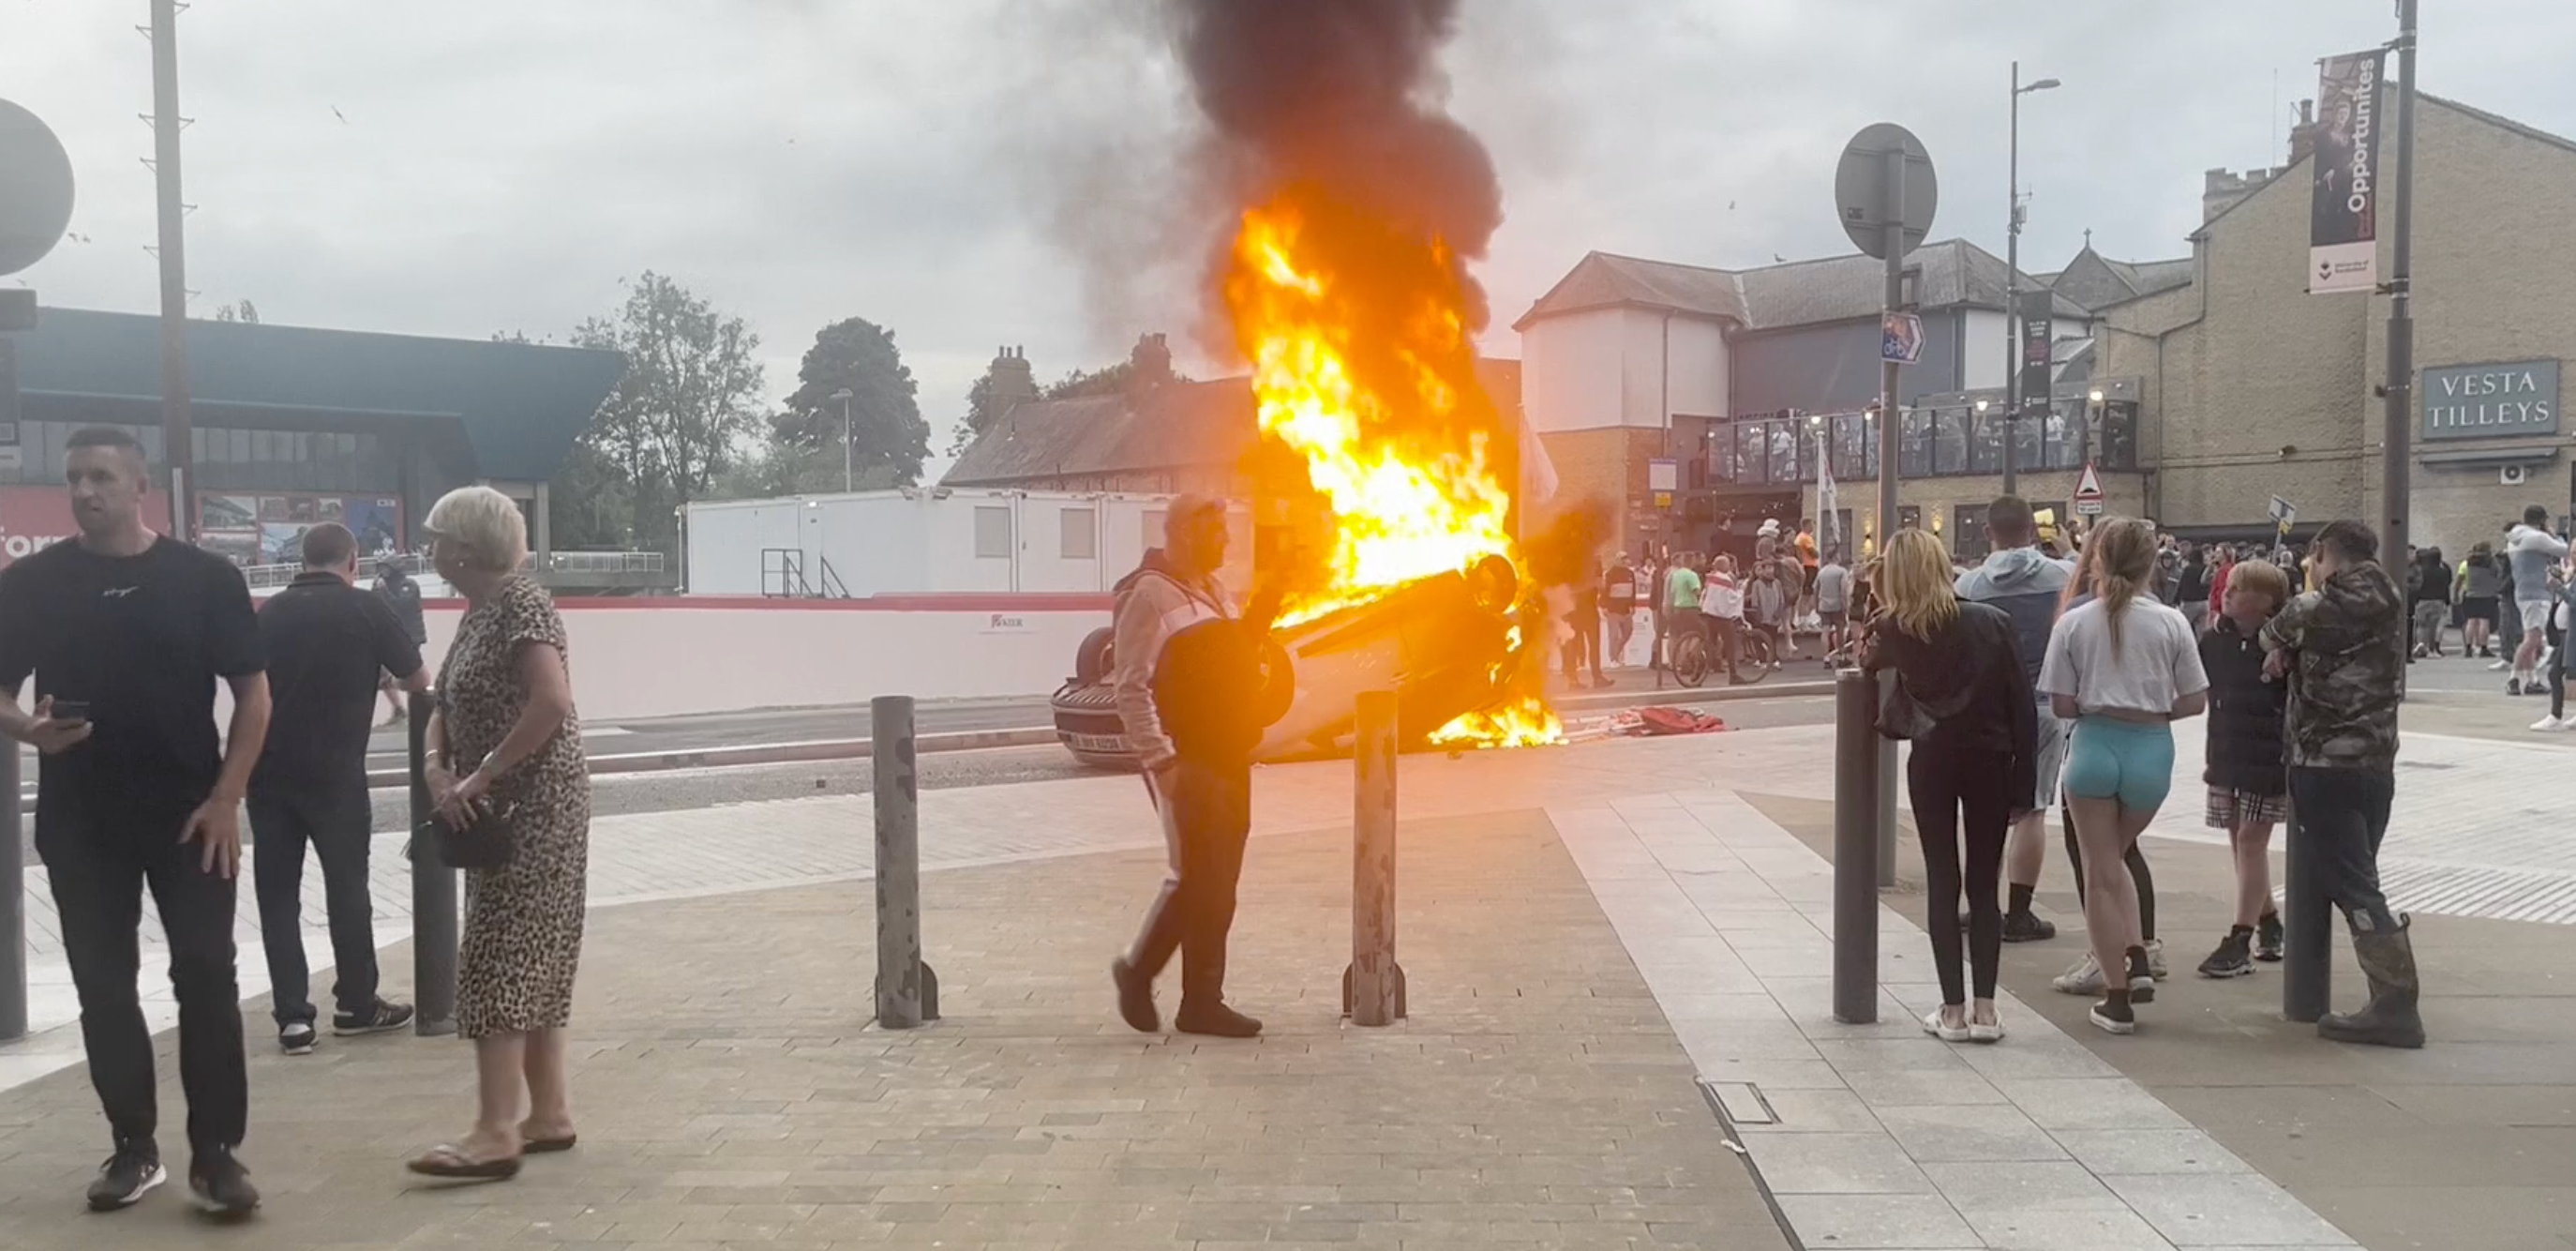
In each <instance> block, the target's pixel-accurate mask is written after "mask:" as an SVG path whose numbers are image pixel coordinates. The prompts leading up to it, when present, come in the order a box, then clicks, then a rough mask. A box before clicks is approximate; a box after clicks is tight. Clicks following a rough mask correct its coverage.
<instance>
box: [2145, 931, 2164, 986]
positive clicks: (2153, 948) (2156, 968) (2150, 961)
mask: <svg viewBox="0 0 2576 1251" xmlns="http://www.w3.org/2000/svg"><path fill="white" fill-rule="evenodd" d="M2147 974H2148V976H2150V977H2153V978H2155V979H2156V980H2157V981H2159V982H2161V981H2163V980H2165V940H2163V939H2161V938H2158V939H2152V940H2150V941H2149V942H2148V943H2147Z"/></svg>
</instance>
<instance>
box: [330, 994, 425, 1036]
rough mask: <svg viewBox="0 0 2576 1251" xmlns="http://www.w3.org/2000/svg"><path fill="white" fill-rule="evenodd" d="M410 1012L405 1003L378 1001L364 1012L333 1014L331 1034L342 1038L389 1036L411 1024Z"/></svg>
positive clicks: (409, 1007) (408, 1005) (409, 1006)
mask: <svg viewBox="0 0 2576 1251" xmlns="http://www.w3.org/2000/svg"><path fill="white" fill-rule="evenodd" d="M411 1018H412V1010H411V1005H410V1004H407V1003H388V1002H386V1001H385V1000H382V999H379V1000H377V1001H376V1002H375V1005H374V1006H373V1007H370V1008H368V1009H367V1010H366V1011H364V1012H334V1013H332V1014H331V1032H332V1033H334V1034H337V1035H340V1036H341V1037H343V1038H348V1037H354V1036H356V1035H359V1034H389V1033H392V1032H393V1031H395V1030H398V1029H401V1028H402V1027H404V1026H406V1025H409V1024H411Z"/></svg>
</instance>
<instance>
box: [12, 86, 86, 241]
mask: <svg viewBox="0 0 2576 1251" xmlns="http://www.w3.org/2000/svg"><path fill="white" fill-rule="evenodd" d="M71 224H72V158H71V154H70V153H67V152H65V151H63V143H62V140H59V139H56V138H54V132H53V131H51V130H49V129H47V128H46V127H45V124H44V123H43V122H41V121H38V120H36V115H35V114H33V113H30V112H28V111H27V110H25V109H23V108H20V107H18V106H17V105H15V104H11V103H10V102H8V101H7V100H0V274H14V273H17V272H18V271H19V270H22V269H25V268H26V267H28V266H30V265H33V264H35V263H36V262H38V261H40V260H43V259H44V258H45V253H47V252H51V251H53V250H54V245H55V244H57V243H60V242H62V238H63V231H64V229H65V228H66V227H69V226H70V225H71Z"/></svg>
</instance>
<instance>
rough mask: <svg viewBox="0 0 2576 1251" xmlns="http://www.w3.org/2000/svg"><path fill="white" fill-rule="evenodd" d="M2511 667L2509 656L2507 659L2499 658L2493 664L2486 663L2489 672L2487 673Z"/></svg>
mask: <svg viewBox="0 0 2576 1251" xmlns="http://www.w3.org/2000/svg"><path fill="white" fill-rule="evenodd" d="M2512 667H2513V661H2512V659H2511V658H2507V659H2504V660H2499V661H2497V662H2495V663H2494V664H2491V665H2488V666H2487V672H2489V673H2502V672H2504V671H2505V670H2507V669H2510V668H2512Z"/></svg>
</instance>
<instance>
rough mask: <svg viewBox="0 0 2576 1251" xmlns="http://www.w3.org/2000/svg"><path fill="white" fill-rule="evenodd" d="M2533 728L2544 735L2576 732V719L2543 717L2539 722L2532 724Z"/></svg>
mask: <svg viewBox="0 0 2576 1251" xmlns="http://www.w3.org/2000/svg"><path fill="white" fill-rule="evenodd" d="M2531 728H2532V729H2535V730H2538V731H2540V732H2541V733H2543V734H2555V733H2557V732H2559V731H2561V730H2576V717H2542V718H2541V719H2539V720H2538V721H2534V722H2532V723H2531Z"/></svg>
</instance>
